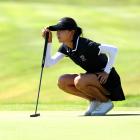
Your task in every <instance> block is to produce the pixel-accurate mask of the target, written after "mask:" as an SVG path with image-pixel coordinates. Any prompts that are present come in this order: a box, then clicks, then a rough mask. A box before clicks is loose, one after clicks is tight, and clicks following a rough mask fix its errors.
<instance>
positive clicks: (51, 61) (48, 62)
mask: <svg viewBox="0 0 140 140" xmlns="http://www.w3.org/2000/svg"><path fill="white" fill-rule="evenodd" d="M64 56H65V55H64V54H63V53H60V52H56V54H55V55H53V56H51V43H48V45H47V51H46V57H45V67H50V66H52V65H54V64H56V63H58V62H59V61H60V60H61V59H62V58H63V57H64Z"/></svg>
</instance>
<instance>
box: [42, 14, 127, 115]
mask: <svg viewBox="0 0 140 140" xmlns="http://www.w3.org/2000/svg"><path fill="white" fill-rule="evenodd" d="M51 31H57V38H58V40H59V42H60V43H62V45H61V46H60V47H59V49H58V52H56V54H55V55H54V56H51V49H52V48H51V47H52V45H51V42H52V33H51ZM47 32H49V39H48V46H47V47H48V48H47V52H46V59H45V67H50V66H52V65H54V64H56V63H57V62H59V61H60V60H62V59H63V58H64V57H65V56H66V57H69V58H70V59H71V60H72V61H73V62H74V63H75V64H77V65H79V66H80V67H81V68H83V69H84V70H85V71H86V72H85V73H83V74H64V75H62V76H60V78H59V79H58V87H59V88H60V89H62V90H63V91H65V92H67V93H70V94H73V95H75V96H79V97H81V98H84V99H86V100H88V101H89V106H88V109H87V110H86V112H85V114H84V115H85V116H98V115H105V114H106V113H107V112H109V111H110V110H111V109H112V108H113V106H114V105H113V102H112V101H122V100H125V96H124V93H123V90H122V86H121V80H120V76H119V75H118V73H117V72H116V70H115V68H114V67H113V64H114V60H115V57H116V54H117V50H118V49H117V48H116V47H114V46H112V45H107V44H100V43H96V42H94V41H92V40H89V39H87V38H83V37H81V35H82V29H81V28H80V27H79V26H78V25H77V23H76V22H75V20H74V19H72V18H70V17H64V18H62V19H60V20H59V21H58V23H57V24H56V25H52V26H49V27H47V28H45V29H43V31H42V36H43V37H44V38H45V35H46V33H47Z"/></svg>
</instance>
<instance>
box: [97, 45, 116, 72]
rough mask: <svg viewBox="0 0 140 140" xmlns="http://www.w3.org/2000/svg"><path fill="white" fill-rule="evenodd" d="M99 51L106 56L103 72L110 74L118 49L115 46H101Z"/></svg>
mask: <svg viewBox="0 0 140 140" xmlns="http://www.w3.org/2000/svg"><path fill="white" fill-rule="evenodd" d="M99 49H100V52H99V53H105V54H106V55H107V56H108V62H107V64H106V67H105V69H104V71H105V72H107V73H110V70H111V68H112V66H113V64H114V61H115V57H116V54H117V52H118V49H117V48H116V47H115V46H113V45H108V44H101V45H100V46H99Z"/></svg>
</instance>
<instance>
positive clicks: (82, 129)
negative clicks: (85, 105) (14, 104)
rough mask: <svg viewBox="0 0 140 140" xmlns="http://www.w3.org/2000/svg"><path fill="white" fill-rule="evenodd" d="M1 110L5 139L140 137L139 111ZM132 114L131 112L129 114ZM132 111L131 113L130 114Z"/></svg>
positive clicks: (0, 128) (0, 132) (1, 134)
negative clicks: (35, 115) (33, 114)
mask: <svg viewBox="0 0 140 140" xmlns="http://www.w3.org/2000/svg"><path fill="white" fill-rule="evenodd" d="M41 113H42V114H41V116H40V117H38V118H30V117H29V115H30V112H2V111H1V112H0V124H1V125H0V138H1V139H4V140H26V139H30V140H38V139H40V140H44V139H49V140H65V139H67V140H77V139H80V140H85V139H88V140H93V139H94V140H102V139H105V138H106V139H108V140H112V139H113V140H118V139H120V140H123V139H127V140H131V139H135V140H139V129H140V121H139V115H135V114H139V112H122V111H121V112H119V111H118V112H116V114H123V113H126V114H125V115H115V114H113V116H100V117H82V116H80V114H81V113H82V112H80V111H79V112H70V111H69V112H65V111H62V112H58V111H56V112H55V111H51V112H41ZM127 114H128V115H127ZM129 114H130V115H129Z"/></svg>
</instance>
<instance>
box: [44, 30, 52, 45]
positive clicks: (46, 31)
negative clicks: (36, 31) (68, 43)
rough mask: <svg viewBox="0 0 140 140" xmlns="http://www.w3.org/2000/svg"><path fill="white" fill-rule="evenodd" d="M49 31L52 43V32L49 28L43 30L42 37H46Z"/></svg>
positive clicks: (49, 40) (49, 39)
mask: <svg viewBox="0 0 140 140" xmlns="http://www.w3.org/2000/svg"><path fill="white" fill-rule="evenodd" d="M47 33H49V38H48V43H50V42H52V32H51V31H50V30H49V29H48V28H44V29H43V30H42V37H43V38H45V37H46V34H47Z"/></svg>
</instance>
